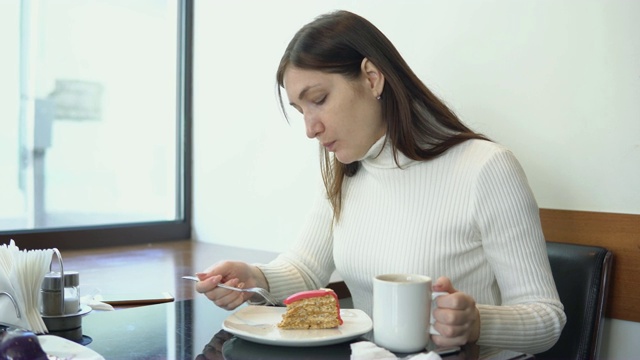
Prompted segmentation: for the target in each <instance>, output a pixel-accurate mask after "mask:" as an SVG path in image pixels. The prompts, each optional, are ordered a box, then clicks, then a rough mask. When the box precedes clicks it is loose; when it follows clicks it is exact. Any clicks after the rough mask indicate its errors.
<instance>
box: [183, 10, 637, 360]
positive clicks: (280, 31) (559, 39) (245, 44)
mask: <svg viewBox="0 0 640 360" xmlns="http://www.w3.org/2000/svg"><path fill="white" fill-rule="evenodd" d="M300 4H301V3H300V2H296V1H294V0H286V1H285V0H276V1H269V2H262V1H234V2H217V1H216V2H206V1H200V2H197V3H196V42H195V44H196V49H195V50H196V57H195V59H196V63H195V109H194V111H195V113H194V116H195V124H194V130H195V137H194V143H195V151H194V237H195V238H196V239H198V240H200V241H206V242H213V243H222V244H224V243H226V244H229V243H233V244H235V245H238V246H242V247H248V248H257V249H263V250H272V251H281V250H284V249H286V247H287V246H288V244H289V243H290V242H291V241H292V240H293V239H294V238H295V236H296V234H297V232H298V230H299V225H300V224H301V223H302V222H303V220H304V217H305V213H306V209H307V208H308V207H309V205H310V203H311V201H312V198H313V196H314V195H315V192H316V191H317V189H318V186H319V178H318V176H319V173H318V171H319V170H318V164H317V163H318V156H317V144H316V143H315V141H311V140H308V139H306V137H305V135H304V129H303V126H302V124H300V123H293V124H291V125H289V124H287V123H286V121H285V120H284V119H283V117H282V116H281V114H280V112H279V110H278V107H277V103H276V98H275V93H274V74H275V69H276V67H277V64H278V61H279V59H280V56H281V54H282V51H283V50H284V47H285V46H286V44H287V43H288V41H289V40H290V38H291V36H293V34H294V33H295V31H296V30H297V29H298V28H299V27H300V26H302V25H303V24H305V23H307V22H308V21H310V20H311V19H312V18H313V17H314V16H316V15H318V14H320V13H323V12H326V11H329V10H332V9H336V8H343V9H347V10H352V11H354V12H357V13H359V14H361V15H363V16H365V17H366V18H368V19H369V20H371V21H372V22H373V23H374V24H376V25H377V26H378V27H379V28H380V29H381V30H382V31H383V32H384V33H385V34H386V35H387V36H388V37H389V38H390V39H391V40H392V41H393V42H394V43H395V44H396V46H397V47H398V49H399V50H400V52H401V53H402V54H403V55H404V56H405V58H406V59H407V61H408V62H409V64H410V65H411V66H412V67H413V68H414V70H415V71H416V73H417V74H418V75H419V76H420V77H421V78H422V79H423V80H424V81H425V83H426V84H427V86H429V87H430V88H431V89H432V90H434V91H435V92H436V93H437V94H439V95H441V97H443V98H444V99H445V101H446V102H447V103H449V104H450V105H451V106H452V107H453V108H454V110H456V111H457V113H458V114H459V115H460V116H461V117H462V118H463V120H464V121H466V122H467V123H468V124H469V125H471V126H472V127H473V128H475V129H476V130H478V131H481V132H483V133H485V134H486V135H488V136H490V137H491V138H493V139H494V140H496V141H498V142H500V143H503V144H505V145H507V146H508V147H510V148H511V149H512V150H513V151H514V152H515V153H516V155H517V156H518V158H519V159H520V161H521V163H522V164H523V166H524V168H525V171H526V172H527V174H528V176H529V180H530V183H531V186H532V188H533V190H534V192H535V194H536V197H537V199H538V202H539V205H540V206H541V207H545V208H555V209H570V210H588V211H602V212H619V213H631V214H640V186H638V184H640V101H638V99H640V36H638V35H639V34H640V25H639V24H640V1H632V0H628V1H625V0H563V1H557V0H537V1H533V0H529V1H511V0H494V1H482V2H480V1H473V0H455V1H447V0H438V1H420V2H418V1H410V0H401V1H398V0H396V1H368V2H362V1H337V0H327V1H322V2H318V1H316V2H305V3H304V5H300ZM605 330H606V333H605V344H604V346H605V348H604V351H605V352H604V354H603V355H604V356H605V357H606V358H633V357H636V356H637V354H638V353H639V352H640V344H638V342H637V341H635V340H633V339H631V335H630V334H637V333H638V332H639V331H640V324H638V323H632V322H627V321H620V320H609V319H607V323H606V327H605Z"/></svg>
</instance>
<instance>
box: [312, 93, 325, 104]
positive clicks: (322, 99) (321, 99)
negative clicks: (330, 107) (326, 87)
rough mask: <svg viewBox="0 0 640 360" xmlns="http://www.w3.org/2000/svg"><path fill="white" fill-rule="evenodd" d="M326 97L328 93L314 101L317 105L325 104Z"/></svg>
mask: <svg viewBox="0 0 640 360" xmlns="http://www.w3.org/2000/svg"><path fill="white" fill-rule="evenodd" d="M326 99H327V95H325V96H323V97H321V98H320V99H318V100H316V101H314V102H313V103H314V104H316V105H322V104H324V101H325V100H326Z"/></svg>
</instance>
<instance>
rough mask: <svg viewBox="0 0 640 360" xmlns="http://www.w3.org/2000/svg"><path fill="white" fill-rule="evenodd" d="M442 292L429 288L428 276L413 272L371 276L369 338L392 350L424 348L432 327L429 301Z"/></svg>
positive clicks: (432, 329)
mask: <svg viewBox="0 0 640 360" xmlns="http://www.w3.org/2000/svg"><path fill="white" fill-rule="evenodd" d="M446 294H447V293H444V292H432V291H431V278H430V277H428V276H424V275H414V274H384V275H378V276H376V277H375V278H374V279H373V338H374V342H375V343H376V344H377V345H378V346H382V347H384V348H386V349H388V350H391V351H394V352H402V353H410V352H416V351H421V350H424V349H425V348H426V347H427V345H428V344H429V334H434V335H440V334H439V333H438V332H437V331H436V330H435V329H434V328H433V326H432V324H433V323H434V322H435V319H434V318H433V310H434V309H435V306H433V308H432V306H431V305H432V303H433V304H435V301H433V300H435V299H436V298H437V297H438V296H441V295H446Z"/></svg>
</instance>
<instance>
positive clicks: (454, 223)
mask: <svg viewBox="0 0 640 360" xmlns="http://www.w3.org/2000/svg"><path fill="white" fill-rule="evenodd" d="M277 82H278V85H279V90H281V89H284V90H285V92H286V97H287V98H288V103H289V104H290V105H291V106H292V107H293V108H294V109H295V110H297V111H299V112H300V113H301V114H302V116H303V118H304V122H305V126H306V133H307V136H308V137H309V138H311V139H317V140H318V142H319V143H320V146H321V150H320V151H321V155H322V157H321V165H322V177H323V179H324V184H325V189H324V191H323V192H322V194H321V196H319V198H318V201H317V203H316V205H315V207H314V209H313V212H312V214H311V215H310V217H309V219H308V222H307V223H306V224H305V225H304V227H303V232H302V235H301V237H300V238H299V239H298V241H297V242H296V243H295V244H294V245H293V247H292V248H291V249H290V250H289V251H287V252H286V253H283V254H281V255H280V256H279V257H278V258H277V259H275V260H274V261H272V262H271V263H269V264H258V265H250V264H246V263H243V262H232V261H226V262H222V263H219V264H215V265H213V266H212V267H211V268H209V269H207V270H206V271H205V272H203V273H202V274H199V277H200V279H201V281H200V282H199V283H198V284H197V285H196V289H197V290H198V291H199V292H201V293H205V294H206V296H207V297H208V298H209V299H211V300H212V301H214V302H215V303H216V304H217V305H218V306H221V307H224V308H227V309H234V308H236V307H237V306H239V305H240V304H242V303H243V302H245V301H246V300H249V299H248V295H242V294H240V293H236V292H230V291H227V290H224V289H220V288H215V286H216V285H217V284H218V283H220V282H224V283H227V284H230V285H237V286H246V287H249V286H261V287H265V288H268V289H269V290H270V291H271V292H272V293H273V294H275V295H276V296H278V297H280V298H285V297H286V296H288V295H290V294H292V293H294V292H297V291H302V290H309V289H316V288H319V287H323V286H326V285H327V283H328V282H329V278H330V276H331V274H332V273H333V272H334V270H337V271H338V273H339V274H340V276H341V277H342V279H343V280H344V281H345V283H346V284H347V286H348V287H349V290H350V292H351V295H352V298H353V303H354V306H355V307H356V308H359V309H362V310H364V311H365V312H367V313H368V314H369V315H371V313H372V278H373V277H374V276H375V275H378V274H383V273H398V272H402V273H419V274H424V275H429V276H431V277H433V278H438V280H437V281H436V282H435V283H434V285H433V287H434V290H435V291H446V292H449V293H450V294H449V295H446V296H442V297H439V298H438V299H437V303H438V310H436V313H435V318H436V324H435V328H436V329H437V330H438V331H439V332H440V334H442V335H440V336H432V340H433V341H434V343H435V344H436V345H439V346H451V345H463V344H466V343H478V344H479V345H489V346H496V347H501V348H504V349H513V350H518V351H524V352H530V353H537V352H541V351H544V350H546V349H548V348H550V347H551V346H552V345H553V344H554V343H555V342H556V341H557V339H558V337H559V336H560V332H561V330H562V328H563V326H564V323H565V321H566V319H565V315H564V312H563V306H562V304H561V303H560V300H559V298H558V294H557V291H556V288H555V284H554V280H553V277H552V274H551V271H550V267H549V261H548V258H547V253H546V248H545V240H544V238H543V234H542V230H541V226H540V220H539V214H538V207H537V204H536V202H535V199H534V197H533V194H532V192H531V190H530V188H529V186H528V183H527V180H526V177H525V174H524V172H523V170H522V168H521V167H520V165H519V163H518V161H517V160H516V159H515V157H514V156H513V154H512V153H511V152H510V151H509V150H507V149H505V148H504V147H503V146H500V145H498V144H496V143H493V142H491V141H489V140H488V139H486V138H485V137H484V136H482V135H480V134H477V133H475V132H473V131H472V130H470V129H469V128H467V127H466V126H465V125H464V124H463V123H462V122H461V121H460V120H459V119H458V118H457V117H456V115H455V114H454V113H453V112H452V111H451V110H450V109H449V108H448V107H447V106H446V105H445V104H443V103H442V101H440V100H439V99H438V98H437V97H436V96H435V95H434V94H433V93H431V91H429V89H427V87H426V86H425V85H424V84H423V83H422V82H421V81H420V80H419V79H418V78H417V77H416V75H415V74H414V73H413V71H412V70H411V69H410V68H409V66H408V65H407V64H406V62H405V61H404V60H403V58H402V57H401V56H400V54H399V53H398V51H397V50H396V49H395V47H394V46H393V44H391V42H390V41H389V40H388V39H387V38H386V37H385V36H384V35H383V34H382V33H381V32H380V31H379V30H378V29H377V28H376V27H375V26H374V25H372V24H371V23H370V22H368V21H367V20H365V19H363V18H362V17H360V16H358V15H355V14H353V13H350V12H346V11H337V12H333V13H329V14H326V15H323V16H320V17H319V18H317V19H315V20H314V21H313V22H311V23H309V24H307V25H306V26H304V27H303V28H302V29H300V30H299V31H298V33H297V34H296V35H295V36H294V38H293V39H292V40H291V42H290V43H289V45H288V47H287V49H286V51H285V53H284V55H283V57H282V60H281V63H280V66H279V68H278V71H277ZM279 95H280V100H281V105H282V106H283V107H285V104H284V103H285V101H284V100H283V95H282V94H281V91H280V93H279ZM454 285H455V287H454Z"/></svg>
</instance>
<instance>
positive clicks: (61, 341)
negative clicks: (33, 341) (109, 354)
mask: <svg viewBox="0 0 640 360" xmlns="http://www.w3.org/2000/svg"><path fill="white" fill-rule="evenodd" d="M38 341H39V342H40V346H42V350H44V352H45V353H47V355H49V356H55V357H57V358H60V359H74V360H104V357H102V355H100V354H98V353H97V352H95V351H93V350H91V349H89V348H88V347H86V346H82V345H80V344H78V343H75V342H73V341H71V340H67V339H65V338H62V337H59V336H55V335H39V336H38Z"/></svg>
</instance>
